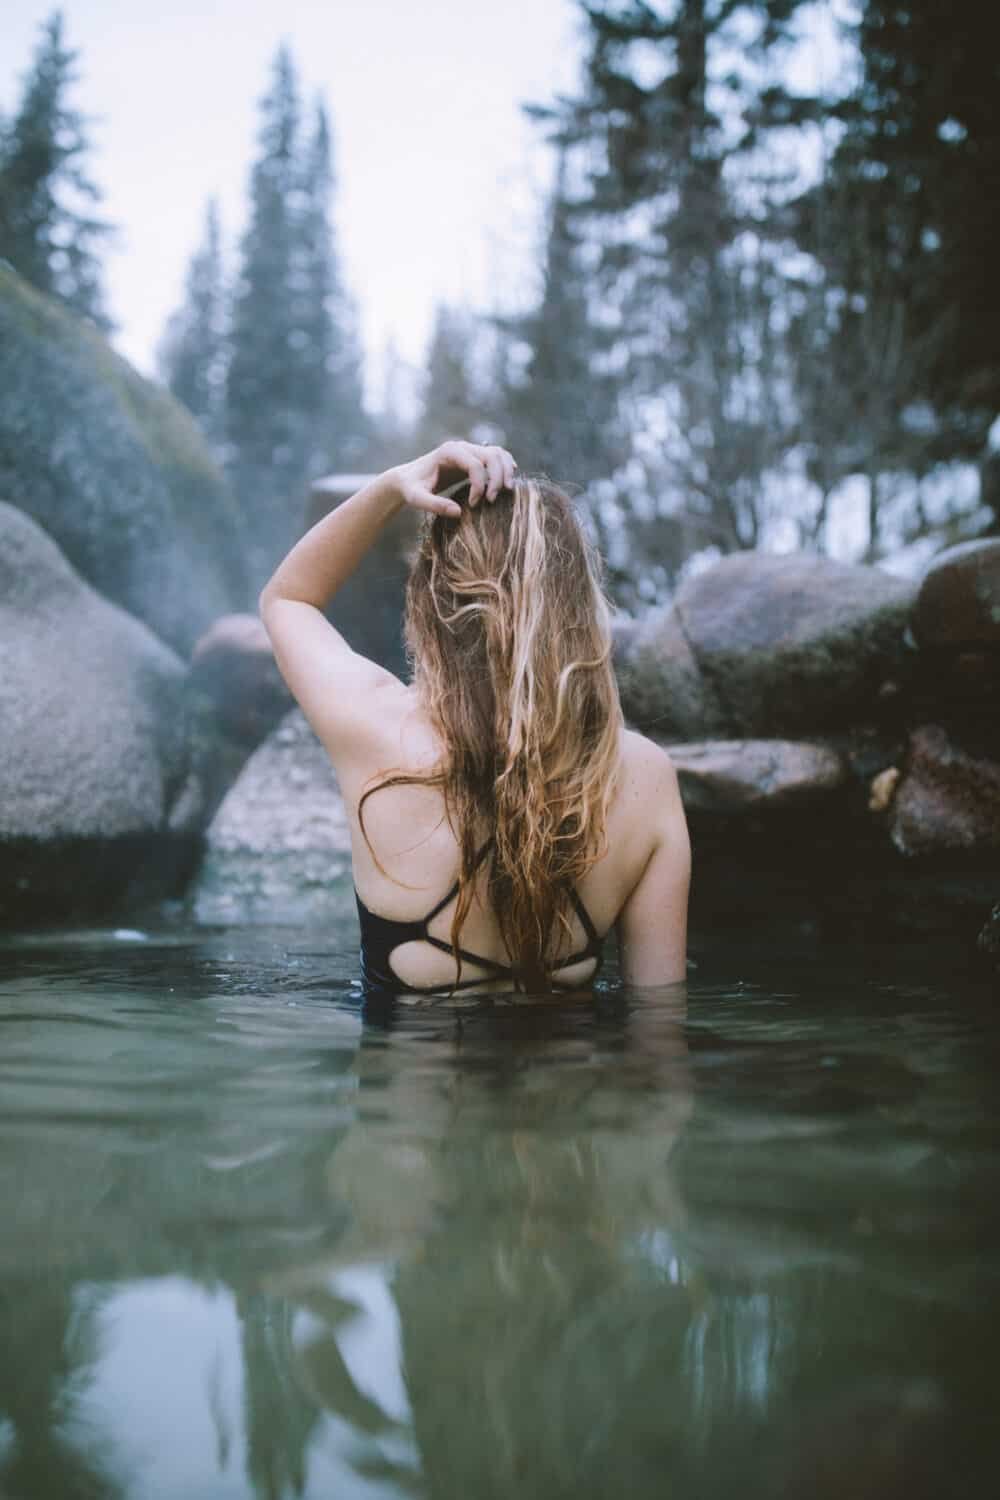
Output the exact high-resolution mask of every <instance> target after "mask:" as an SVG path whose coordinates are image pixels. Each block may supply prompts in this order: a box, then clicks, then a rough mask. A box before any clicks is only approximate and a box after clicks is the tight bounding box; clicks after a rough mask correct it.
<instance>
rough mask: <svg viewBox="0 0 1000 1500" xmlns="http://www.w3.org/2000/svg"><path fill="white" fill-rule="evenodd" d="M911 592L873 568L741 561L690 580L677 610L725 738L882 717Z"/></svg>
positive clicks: (798, 559) (758, 557) (798, 558)
mask: <svg viewBox="0 0 1000 1500" xmlns="http://www.w3.org/2000/svg"><path fill="white" fill-rule="evenodd" d="M913 592H914V586H913V585H912V584H910V583H908V582H905V581H903V580H900V579H898V578H893V577H890V576H889V575H888V574H886V573H881V572H879V570H878V569H877V568H865V567H849V566H847V565H845V564H843V563H835V562H830V561H829V560H828V559H826V558H822V557H815V556H812V555H809V554H806V553H793V554H790V555H786V556H771V555H768V554H765V553H755V552H741V553H737V554H734V555H733V556H731V557H726V558H723V559H722V561H721V562H719V563H716V565H715V566H714V567H712V568H710V569H709V570H708V571H707V572H705V573H700V574H698V575H696V576H695V577H694V578H691V579H689V580H688V581H687V582H686V583H685V584H684V585H683V586H682V587H681V589H680V590H679V592H678V594H677V597H676V599H675V601H674V605H673V610H674V612H675V614H676V617H677V627H678V628H679V630H680V631H682V632H683V635H684V637H685V638H686V640H687V642H688V645H689V646H690V650H691V652H692V654H693V658H694V661H695V662H696V664H697V666H698V668H699V669H700V671H701V674H702V677H703V678H704V680H705V682H706V683H707V685H708V688H709V689H710V691H711V706H710V709H709V712H710V713H713V712H715V711H716V708H715V706H716V705H717V708H718V713H719V715H720V717H721V718H722V720H723V722H724V723H725V725H726V731H727V732H729V733H734V732H735V733H742V734H752V735H755V734H769V735H785V734H788V735H798V734H799V733H801V732H802V731H806V732H811V731H815V730H824V729H838V728H847V727H851V726H853V725H856V724H861V723H868V722H871V721H872V719H873V718H877V717H878V716H879V714H880V713H881V712H882V711H883V710H884V705H885V701H886V695H885V693H884V691H883V690H884V688H885V685H886V683H887V682H891V681H892V680H893V678H894V677H895V676H896V674H897V673H899V672H900V671H901V669H902V666H903V656H904V630H905V627H906V623H907V619H908V615H909V607H910V603H911V600H912V597H913ZM673 635H674V637H675V638H676V636H677V629H675V630H674V631H673ZM880 694H881V695H882V696H881V704H882V707H881V708H880Z"/></svg>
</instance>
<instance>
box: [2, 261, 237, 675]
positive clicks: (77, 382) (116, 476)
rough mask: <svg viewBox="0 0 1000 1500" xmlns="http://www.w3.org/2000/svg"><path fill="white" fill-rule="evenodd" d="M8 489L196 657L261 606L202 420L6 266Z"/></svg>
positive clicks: (113, 589)
mask: <svg viewBox="0 0 1000 1500" xmlns="http://www.w3.org/2000/svg"><path fill="white" fill-rule="evenodd" d="M0 494H2V495H3V496H4V499H5V500H7V501H8V502H10V503H11V504H12V505H16V506H17V507H18V508H19V509H20V510H23V511H26V512H27V513H28V514H29V515H31V516H33V517H34V519H35V520H36V521H38V522H39V524H40V525H42V526H43V527H44V528H45V530H46V531H47V532H48V533H49V534H50V535H51V536H52V537H53V538H54V539H55V540H56V541H57V542H58V544H59V546H60V547H61V548H62V550H63V552H64V553H65V554H66V556H67V557H68V559H69V561H70V562H71V563H72V564H73V566H74V567H75V568H76V569H77V570H78V571H79V572H80V573H82V574H83V576H84V578H86V579H87V581H88V582H89V583H91V584H93V585H94V587H95V588H97V589H99V590H100V592H101V593H102V594H104V595H105V596H106V597H107V598H109V599H111V600H113V601H114V602H115V603H116V604H120V605H121V606H122V607H123V608H124V609H127V610H128V611H129V612H130V613H131V614H133V615H135V616H137V617H138V618H139V619H141V620H144V621H145V622H146V624H147V625H149V626H150V627H151V628H152V629H153V630H155V631H156V633H157V634H158V635H160V636H162V638H163V639H164V640H165V641H167V642H169V643H170V644H171V645H172V646H174V647H175V648H176V649H177V650H178V651H180V652H181V653H182V654H184V655H186V654H187V653H188V652H189V651H190V649H191V647H192V646H193V644H194V642H195V641H196V640H197V638H198V636H199V635H200V634H201V632H202V631H203V630H204V629H205V628H206V626H207V625H208V624H209V623H210V622H211V621H212V620H213V619H215V618H216V616H218V615H221V614H225V613H227V612H228V611H230V610H233V609H241V608H243V607H245V605H246V603H247V602H248V601H247V583H246V577H245V571H244V564H243V547H242V543H241V526H240V517H239V513H238V510H237V507H236V504H235V501H234V500H233V497H232V495H231V494H230V492H229V490H228V489H227V487H226V485H225V483H224V482H223V480H222V478H221V476H220V474H219V472H218V470H217V469H216V467H215V464H214V463H213V461H212V458H211V455H210V453H209V451H208V448H207V447H206V444H205V442H204V440H203V439H202V437H201V435H200V433H199V431H198V428H197V426H196V425H195V422H194V420H193V418H192V417H191V416H190V415H189V413H188V412H186V411H185V410H184V408H183V407H181V406H180V405H179V404H178V403H177V402H176V401H174V400H173V398H172V397H171V396H170V395H169V394H168V393H167V392H166V391H165V390H163V389H162V388H161V387H159V386H156V385H154V384H152V383H151V382H150V381H148V380H144V379H143V378H142V377H141V376H139V375H138V374H137V373H136V372H135V371H134V370H133V369H132V368H131V366H130V365H129V364H128V363H127V362H126V361H125V360H124V359H122V358H120V357H119V356H118V355H117V354H115V353H114V351H113V350H112V349H111V348H110V347H109V346H108V344H107V343H106V342H105V340H104V339H103V338H102V337H101V336H100V335H99V334H98V333H97V332H96V330H95V329H93V328H92V327H90V326H89V325H88V324H85V323H83V322H81V321H80V320H79V319H77V318H75V317H73V315H72V314H71V313H69V312H67V311H66V310H65V308H63V307H61V306H60V305H59V304H58V303H56V302H54V301H53V300H51V299H50V298H48V297H45V296H43V295H42V294H41V293H39V292H37V291H35V290H34V289H33V288H32V287H30V286H29V285H28V284H27V283H26V282H25V281H23V280H22V279H21V278H20V277H18V276H17V275H15V273H14V272H13V271H11V270H10V269H9V268H7V267H4V266H3V265H2V264H0Z"/></svg>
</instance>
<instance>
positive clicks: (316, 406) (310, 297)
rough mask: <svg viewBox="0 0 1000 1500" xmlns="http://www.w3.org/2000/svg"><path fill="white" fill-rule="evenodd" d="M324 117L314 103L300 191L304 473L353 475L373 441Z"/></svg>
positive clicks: (319, 106)
mask: <svg viewBox="0 0 1000 1500" xmlns="http://www.w3.org/2000/svg"><path fill="white" fill-rule="evenodd" d="M331 156H332V153H331V143H330V127H329V121H328V120H327V115H326V110H325V108H324V106H323V104H322V102H321V101H317V104H316V113H315V124H314V128H313V133H312V136H311V139H310V141H309V143H308V146H307V149H306V152H305V158H304V165H303V184H302V203H303V206H302V224H301V230H300V233H299V243H298V253H299V254H300V256H301V262H302V264H301V293H302V295H301V299H300V306H299V316H298V320H297V324H296V326H297V328H298V330H299V335H298V336H299V338H300V341H301V349H302V379H303V387H302V407H303V416H304V420H305V423H306V428H307V442H308V451H307V454H306V470H307V473H308V474H309V475H310V476H311V477H317V476H318V475H320V474H323V473H325V472H328V471H329V470H330V469H338V470H340V471H341V472H343V471H348V472H350V471H352V470H354V469H355V468H356V467H357V466H358V464H359V463H360V461H361V459H362V457H363V455H364V453H365V450H366V448H367V446H368V444H369V441H370V436H371V433H370V424H369V421H368V418H367V415H366V413H365V410H364V404H363V397H362V371H361V350H360V345H359V342H358V337H357V331H356V313H355V309H354V306H353V304H352V302H351V299H350V298H349V297H348V295H347V293H346V291H345V289H344V287H343V284H342V281H341V277H340V272H339V267H338V263H337V255H336V247H335V240H334V234H333V228H332V224H331V202H332V198H333V191H334V173H333V165H332V159H331Z"/></svg>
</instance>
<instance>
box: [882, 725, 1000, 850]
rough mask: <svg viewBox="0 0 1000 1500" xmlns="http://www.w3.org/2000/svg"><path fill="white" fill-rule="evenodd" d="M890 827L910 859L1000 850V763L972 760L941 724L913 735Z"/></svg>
mask: <svg viewBox="0 0 1000 1500" xmlns="http://www.w3.org/2000/svg"><path fill="white" fill-rule="evenodd" d="M889 827H890V831H891V835H892V841H893V843H894V844H895V846H896V848H897V849H898V850H899V851H900V853H901V854H905V855H908V856H910V855H918V854H919V855H926V854H936V853H940V852H944V851H951V850H956V851H957V850H963V851H966V852H980V851H986V850H1000V763H998V762H996V761H993V760H987V759H983V758H980V757H978V756H975V755H971V754H970V753H969V752H968V751H966V750H964V749H962V748H961V747H960V746H958V745H957V744H956V743H955V742H954V741H953V740H952V739H951V738H950V737H949V736H948V734H946V732H945V731H944V730H943V729H942V728H940V726H938V725H936V724H925V725H923V726H922V727H921V728H919V729H916V730H914V732H913V733H912V734H911V736H910V745H909V753H908V756H907V763H906V765H905V767H904V770H903V777H902V780H901V781H900V784H899V787H898V789H897V791H896V796H895V798H894V800H893V803H892V808H891V811H890V821H889Z"/></svg>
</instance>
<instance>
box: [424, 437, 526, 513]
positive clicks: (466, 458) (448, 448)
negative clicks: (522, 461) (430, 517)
mask: <svg viewBox="0 0 1000 1500" xmlns="http://www.w3.org/2000/svg"><path fill="white" fill-rule="evenodd" d="M434 456H435V458H436V460H437V464H436V467H435V474H434V478H433V480H431V481H429V485H430V487H431V488H433V486H434V485H436V484H437V482H438V478H437V476H438V471H439V470H440V469H444V470H445V471H447V470H448V469H451V470H452V471H454V470H455V469H459V470H464V471H465V473H466V474H467V475H468V476H469V478H468V484H469V493H468V497H467V499H468V504H469V505H470V506H474V505H476V504H478V502H479V501H480V500H481V499H482V498H483V497H484V496H485V497H486V499H487V500H495V499H496V497H497V495H499V493H500V491H501V490H504V489H506V490H510V489H513V488H514V484H515V481H516V478H517V464H516V463H515V462H514V458H513V455H512V454H510V453H508V451H507V449H506V448H501V447H500V446H499V444H497V443H465V442H450V443H443V444H442V445H441V447H440V448H439V449H438V450H437V451H436V453H435V455H434ZM451 488H454V486H451ZM445 513H446V514H448V515H451V514H452V512H451V511H448V512H445Z"/></svg>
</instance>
